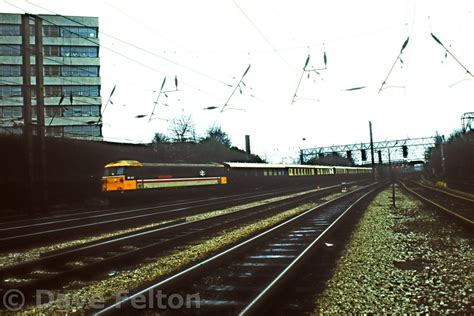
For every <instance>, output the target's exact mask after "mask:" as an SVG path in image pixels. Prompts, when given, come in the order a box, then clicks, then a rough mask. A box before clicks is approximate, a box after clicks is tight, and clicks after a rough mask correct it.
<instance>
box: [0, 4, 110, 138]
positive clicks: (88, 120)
mask: <svg viewBox="0 0 474 316" xmlns="http://www.w3.org/2000/svg"><path fill="white" fill-rule="evenodd" d="M39 16H40V17H41V18H42V21H43V64H44V68H43V69H44V95H45V99H44V104H45V126H46V135H49V136H65V137H75V138H94V139H102V132H101V130H102V123H101V122H100V121H99V118H100V111H101V105H102V99H101V96H100V76H99V68H100V61H99V38H98V26H99V20H98V18H96V17H79V16H74V17H72V16H71V17H64V16H57V15H39ZM30 25H31V26H30V36H31V37H30V44H31V50H30V52H31V64H32V76H31V77H32V78H31V84H32V86H34V85H35V69H34V66H33V65H34V63H35V58H34V42H35V41H34V19H30ZM21 52H22V37H21V15H20V14H4V13H0V133H2V134H5V133H9V134H22V126H23V118H22V116H23V113H22V108H23V91H22V90H23V87H22V83H23V78H22V67H21V65H22V53H21ZM35 95H36V93H35V89H34V87H33V89H32V105H33V106H32V113H33V114H32V119H33V124H35V123H36V106H35V104H36V100H35ZM61 100H62V102H61ZM60 103H61V104H60Z"/></svg>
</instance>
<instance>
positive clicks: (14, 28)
mask: <svg viewBox="0 0 474 316" xmlns="http://www.w3.org/2000/svg"><path fill="white" fill-rule="evenodd" d="M20 35H21V32H20V25H19V24H0V36H20Z"/></svg>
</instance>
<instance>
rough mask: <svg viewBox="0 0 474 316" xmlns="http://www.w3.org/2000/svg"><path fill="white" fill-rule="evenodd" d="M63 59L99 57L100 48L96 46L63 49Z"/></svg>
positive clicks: (66, 47)
mask: <svg viewBox="0 0 474 316" xmlns="http://www.w3.org/2000/svg"><path fill="white" fill-rule="evenodd" d="M61 56H63V57H98V56H99V48H98V47H94V46H65V47H61Z"/></svg>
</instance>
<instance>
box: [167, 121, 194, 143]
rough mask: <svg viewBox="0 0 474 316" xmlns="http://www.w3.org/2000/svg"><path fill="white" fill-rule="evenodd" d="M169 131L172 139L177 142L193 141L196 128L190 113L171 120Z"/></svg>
mask: <svg viewBox="0 0 474 316" xmlns="http://www.w3.org/2000/svg"><path fill="white" fill-rule="evenodd" d="M170 133H171V135H172V136H171V137H172V138H173V140H174V141H175V142H177V143H184V142H189V141H192V142H195V141H196V129H195V127H194V122H193V120H192V118H191V115H181V116H180V117H177V118H174V119H173V120H171V125H170Z"/></svg>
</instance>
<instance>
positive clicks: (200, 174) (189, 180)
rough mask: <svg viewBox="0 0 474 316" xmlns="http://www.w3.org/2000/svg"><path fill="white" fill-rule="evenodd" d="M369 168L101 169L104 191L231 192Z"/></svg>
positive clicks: (115, 165) (364, 172)
mask: <svg viewBox="0 0 474 316" xmlns="http://www.w3.org/2000/svg"><path fill="white" fill-rule="evenodd" d="M371 170H372V169H371V168H365V167H340V166H311V165H291V164H263V163H240V162H224V163H207V164H191V163H145V162H143V163H142V162H139V161H136V160H120V161H117V162H112V163H109V164H107V165H106V166H105V170H104V176H103V177H102V190H103V191H104V192H121V193H124V192H132V191H144V190H146V191H149V190H153V189H172V188H174V189H184V188H196V187H202V186H205V187H210V186H214V187H216V186H226V187H229V188H232V189H238V188H246V189H252V188H259V187H278V186H280V187H283V186H290V185H305V184H308V185H315V186H317V185H321V184H325V183H336V182H337V181H352V180H357V179H363V178H367V176H368V174H369V173H370V172H371Z"/></svg>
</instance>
